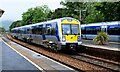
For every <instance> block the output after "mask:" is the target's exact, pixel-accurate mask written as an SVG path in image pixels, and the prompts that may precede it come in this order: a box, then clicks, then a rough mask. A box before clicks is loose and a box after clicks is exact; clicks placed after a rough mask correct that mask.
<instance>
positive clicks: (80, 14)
mask: <svg viewBox="0 0 120 72" xmlns="http://www.w3.org/2000/svg"><path fill="white" fill-rule="evenodd" d="M75 11H79V18H80V20H81V19H82V12H83V11H86V10H75Z"/></svg>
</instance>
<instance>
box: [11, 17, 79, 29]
mask: <svg viewBox="0 0 120 72" xmlns="http://www.w3.org/2000/svg"><path fill="white" fill-rule="evenodd" d="M64 19H75V18H72V17H63V18H58V19H53V20H50V21H45V22H39V23H35V24H30V25H25V26H21V27H16V28H13V29H12V30H14V29H19V28H24V27H32V26H36V25H40V24H46V23H50V22H56V21H60V20H64ZM75 20H76V21H78V20H77V19H75Z"/></svg>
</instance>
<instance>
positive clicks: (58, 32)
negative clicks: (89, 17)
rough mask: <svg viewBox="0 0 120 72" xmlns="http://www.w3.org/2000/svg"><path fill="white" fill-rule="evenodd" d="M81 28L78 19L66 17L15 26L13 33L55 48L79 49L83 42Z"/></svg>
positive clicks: (25, 39)
mask: <svg viewBox="0 0 120 72" xmlns="http://www.w3.org/2000/svg"><path fill="white" fill-rule="evenodd" d="M80 29H81V28H80V22H79V21H78V20H76V19H74V18H71V17H64V18H60V19H55V20H51V21H47V22H41V23H36V24H32V25H26V26H22V27H17V28H13V29H12V31H11V32H12V34H11V35H12V36H13V37H15V38H18V39H21V40H24V41H28V42H32V43H35V44H40V45H43V46H45V47H50V48H52V49H55V50H61V49H64V48H66V49H77V48H79V47H80V45H81V43H82V41H81V30H80Z"/></svg>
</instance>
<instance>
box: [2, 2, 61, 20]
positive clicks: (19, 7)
mask: <svg viewBox="0 0 120 72" xmlns="http://www.w3.org/2000/svg"><path fill="white" fill-rule="evenodd" d="M61 1H62V0H0V9H2V10H4V11H5V13H4V14H3V16H2V17H1V19H2V20H11V21H16V20H21V19H22V17H21V16H22V13H23V12H26V11H27V9H28V8H31V7H36V6H42V5H47V6H48V7H49V8H50V9H51V10H55V9H57V8H61V7H62V5H60V2H61Z"/></svg>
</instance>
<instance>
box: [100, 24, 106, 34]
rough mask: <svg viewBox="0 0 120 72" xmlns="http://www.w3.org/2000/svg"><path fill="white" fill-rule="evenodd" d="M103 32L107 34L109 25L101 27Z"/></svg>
mask: <svg viewBox="0 0 120 72" xmlns="http://www.w3.org/2000/svg"><path fill="white" fill-rule="evenodd" d="M101 31H103V32H106V33H107V25H103V26H101Z"/></svg>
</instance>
